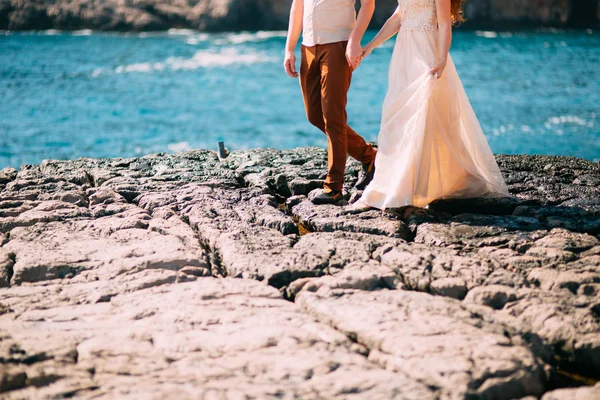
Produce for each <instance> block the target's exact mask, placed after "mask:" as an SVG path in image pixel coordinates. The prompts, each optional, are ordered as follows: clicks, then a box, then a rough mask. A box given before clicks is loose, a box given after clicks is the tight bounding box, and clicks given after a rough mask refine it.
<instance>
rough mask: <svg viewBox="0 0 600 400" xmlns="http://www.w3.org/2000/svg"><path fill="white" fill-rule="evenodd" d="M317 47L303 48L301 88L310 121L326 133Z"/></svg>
mask: <svg viewBox="0 0 600 400" xmlns="http://www.w3.org/2000/svg"><path fill="white" fill-rule="evenodd" d="M317 47H318V45H317V46H312V47H305V46H302V49H301V52H302V56H301V61H300V88H301V89H302V98H303V100H304V109H305V110H306V118H307V119H308V121H309V122H310V123H311V124H313V125H314V126H316V127H317V128H319V129H320V130H322V131H323V132H325V121H323V110H322V108H321V68H320V67H319V60H318V59H317Z"/></svg>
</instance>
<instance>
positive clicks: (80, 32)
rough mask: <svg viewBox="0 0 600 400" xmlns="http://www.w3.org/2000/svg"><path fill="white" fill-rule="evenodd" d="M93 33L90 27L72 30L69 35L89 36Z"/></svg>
mask: <svg viewBox="0 0 600 400" xmlns="http://www.w3.org/2000/svg"><path fill="white" fill-rule="evenodd" d="M93 33H94V31H93V30H91V29H81V30H78V31H73V32H72V33H71V35H73V36H91V35H92V34H93Z"/></svg>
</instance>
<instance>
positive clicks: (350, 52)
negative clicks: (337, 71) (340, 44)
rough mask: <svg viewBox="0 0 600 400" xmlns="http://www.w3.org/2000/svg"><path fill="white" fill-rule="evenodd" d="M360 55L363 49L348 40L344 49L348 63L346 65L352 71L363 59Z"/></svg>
mask: <svg viewBox="0 0 600 400" xmlns="http://www.w3.org/2000/svg"><path fill="white" fill-rule="evenodd" d="M362 55H363V49H362V47H360V44H359V43H356V42H354V41H352V40H350V41H349V42H348V46H347V47H346V61H348V65H349V66H350V68H352V70H353V71H354V70H355V69H356V68H358V66H359V65H360V62H361V61H362V58H363V57H362Z"/></svg>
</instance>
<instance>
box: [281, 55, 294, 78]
mask: <svg viewBox="0 0 600 400" xmlns="http://www.w3.org/2000/svg"><path fill="white" fill-rule="evenodd" d="M283 68H285V72H286V74H288V75H289V76H290V77H291V78H297V77H298V71H296V55H295V54H294V52H293V51H286V52H285V58H284V60H283Z"/></svg>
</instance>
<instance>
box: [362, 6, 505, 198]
mask: <svg viewBox="0 0 600 400" xmlns="http://www.w3.org/2000/svg"><path fill="white" fill-rule="evenodd" d="M398 3H399V6H400V11H401V13H402V14H401V16H402V26H401V28H400V31H399V33H398V37H397V39H396V45H395V48H394V53H393V55H392V60H391V63H390V70H389V88H388V92H387V95H386V97H385V101H384V104H383V115H382V120H381V130H380V132H379V140H378V141H379V148H378V153H377V158H376V160H375V177H374V178H373V181H372V182H371V183H370V184H369V185H368V186H367V188H366V189H365V191H364V193H363V195H362V198H361V200H360V201H361V203H364V204H366V205H369V206H372V207H376V208H379V209H386V208H396V207H402V206H406V205H415V206H418V207H423V206H426V205H427V204H429V203H430V202H432V201H433V200H435V199H440V198H470V197H480V196H482V195H489V194H492V195H501V196H507V195H508V190H507V189H506V185H505V183H504V179H503V177H502V173H501V172H500V169H499V168H498V165H497V163H496V160H495V159H494V156H493V154H492V151H491V149H490V147H489V145H488V143H487V140H486V138H485V136H484V134H483V131H482V130H481V126H480V125H479V122H478V120H477V117H476V116H475V113H474V112H473V108H472V107H471V104H470V102H469V99H468V98H467V95H466V93H465V90H464V88H463V86H462V83H461V81H460V79H459V77H458V74H457V73H456V69H455V67H454V63H453V62H452V58H451V57H450V56H448V62H447V65H446V68H445V70H444V73H443V74H442V77H441V78H440V79H439V80H438V79H436V78H434V77H433V76H432V75H431V74H430V73H429V71H430V70H431V68H432V67H433V66H434V65H435V64H436V59H437V42H438V32H437V16H436V8H435V0H399V1H398Z"/></svg>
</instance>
